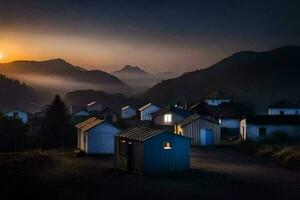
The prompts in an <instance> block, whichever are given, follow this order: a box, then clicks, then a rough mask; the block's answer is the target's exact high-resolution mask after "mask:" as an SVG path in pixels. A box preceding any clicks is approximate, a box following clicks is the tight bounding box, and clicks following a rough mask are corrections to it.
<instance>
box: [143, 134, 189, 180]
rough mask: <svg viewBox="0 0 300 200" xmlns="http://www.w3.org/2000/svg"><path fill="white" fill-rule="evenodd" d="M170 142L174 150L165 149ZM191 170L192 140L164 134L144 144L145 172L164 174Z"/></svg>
mask: <svg viewBox="0 0 300 200" xmlns="http://www.w3.org/2000/svg"><path fill="white" fill-rule="evenodd" d="M165 142H170V143H171V145H172V149H164V143H165ZM189 168H190V139H189V138H186V137H181V136H178V135H175V134H172V133H163V134H160V135H157V136H155V137H153V138H151V139H149V140H147V141H145V142H144V172H145V173H154V174H155V173H163V172H175V171H184V170H188V169H189Z"/></svg>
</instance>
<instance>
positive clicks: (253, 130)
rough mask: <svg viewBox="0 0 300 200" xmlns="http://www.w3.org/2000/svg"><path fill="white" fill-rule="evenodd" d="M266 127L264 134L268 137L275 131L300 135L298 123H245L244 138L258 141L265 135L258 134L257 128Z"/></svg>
mask: <svg viewBox="0 0 300 200" xmlns="http://www.w3.org/2000/svg"><path fill="white" fill-rule="evenodd" d="M260 128H266V136H265V137H270V136H272V134H273V133H275V132H284V133H287V134H288V136H289V137H296V136H299V135H300V125H297V126H296V125H255V124H247V126H246V139H251V140H254V141H260V140H262V139H264V138H265V137H261V136H259V129H260Z"/></svg>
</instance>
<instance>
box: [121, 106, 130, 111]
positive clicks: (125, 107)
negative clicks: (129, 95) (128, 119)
mask: <svg viewBox="0 0 300 200" xmlns="http://www.w3.org/2000/svg"><path fill="white" fill-rule="evenodd" d="M127 108H130V106H124V107H122V110H126V109H127Z"/></svg>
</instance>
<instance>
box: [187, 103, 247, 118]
mask: <svg viewBox="0 0 300 200" xmlns="http://www.w3.org/2000/svg"><path fill="white" fill-rule="evenodd" d="M190 111H194V112H196V113H197V114H199V115H208V116H212V117H214V118H234V119H240V118H241V117H243V116H244V115H248V114H252V109H251V108H250V107H249V106H247V105H245V104H241V103H236V102H229V103H221V104H220V105H218V106H210V105H208V104H207V103H205V102H200V103H197V104H195V105H193V106H191V108H190Z"/></svg>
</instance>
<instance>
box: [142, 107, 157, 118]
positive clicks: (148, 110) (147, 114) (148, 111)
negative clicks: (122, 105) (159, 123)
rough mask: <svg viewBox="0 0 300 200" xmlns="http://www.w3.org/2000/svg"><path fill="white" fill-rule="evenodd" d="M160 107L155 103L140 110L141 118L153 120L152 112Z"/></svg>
mask: <svg viewBox="0 0 300 200" xmlns="http://www.w3.org/2000/svg"><path fill="white" fill-rule="evenodd" d="M159 109H160V108H159V107H157V106H154V105H150V106H149V107H147V108H146V109H144V110H142V111H141V112H140V114H141V120H142V121H151V120H152V115H151V114H152V113H154V112H156V111H158V110H159Z"/></svg>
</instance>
